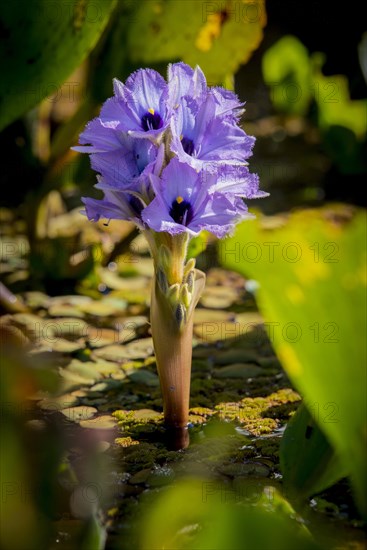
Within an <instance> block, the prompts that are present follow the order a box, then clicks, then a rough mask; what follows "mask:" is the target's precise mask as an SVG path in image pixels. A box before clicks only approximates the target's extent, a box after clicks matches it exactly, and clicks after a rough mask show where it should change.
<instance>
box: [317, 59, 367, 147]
mask: <svg viewBox="0 0 367 550" xmlns="http://www.w3.org/2000/svg"><path fill="white" fill-rule="evenodd" d="M325 60H326V56H325V55H324V54H320V53H318V54H314V55H313V56H312V59H311V61H312V66H313V68H312V72H313V76H312V78H313V82H314V87H315V93H316V96H315V99H316V103H317V107H318V119H319V121H318V123H319V126H320V128H322V129H323V130H327V129H328V128H330V126H342V127H345V128H348V129H349V130H351V131H352V132H354V134H355V135H356V136H357V137H358V138H363V137H365V136H366V133H367V100H366V99H359V100H351V99H350V93H349V86H348V79H347V77H346V76H344V75H332V76H325V75H323V73H322V70H321V69H322V66H323V65H324V63H325Z"/></svg>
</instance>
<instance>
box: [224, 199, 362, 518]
mask: <svg viewBox="0 0 367 550" xmlns="http://www.w3.org/2000/svg"><path fill="white" fill-rule="evenodd" d="M266 225H267V224H266V223H265V222H264V223H262V222H261V220H259V219H257V220H255V221H248V222H246V223H244V224H242V225H240V226H239V227H238V229H237V232H236V234H235V236H234V237H232V238H230V239H228V240H225V241H224V242H222V243H221V258H222V261H223V262H224V263H225V265H226V266H228V267H229V268H231V269H234V270H237V271H239V272H240V273H242V274H246V275H249V276H251V277H252V278H254V279H256V280H257V281H259V283H260V289H259V291H258V303H259V306H260V309H261V311H262V313H263V315H264V318H265V320H266V321H267V323H268V328H269V336H270V338H271V340H272V343H273V345H274V347H275V350H276V352H277V354H278V356H279V358H280V360H281V362H282V364H283V366H284V368H285V369H286V371H287V374H288V375H289V377H290V378H291V380H292V382H293V383H294V385H295V386H296V388H297V389H298V390H299V391H300V392H301V393H302V394H303V396H304V397H305V399H306V401H307V404H308V408H309V410H310V412H311V414H312V416H313V418H314V419H315V421H316V422H317V423H318V424H319V426H320V428H321V429H322V430H323V431H324V432H325V435H326V436H327V438H328V439H329V440H330V443H331V444H332V445H333V446H334V447H335V449H336V451H337V453H338V455H339V456H340V459H341V460H342V461H343V464H344V467H345V468H346V469H347V470H348V469H350V472H351V478H352V482H353V485H354V489H355V493H356V495H357V500H358V504H359V505H360V508H361V510H362V511H364V512H366V513H367V500H366V493H365V492H364V487H365V486H366V485H367V483H366V482H367V479H366V470H365V464H366V462H367V456H366V455H367V452H366V450H367V445H366V433H367V431H366V418H367V403H366V391H365V388H366V367H365V366H366V347H365V334H366V309H365V308H364V307H363V304H364V303H365V292H366V288H365V287H366V274H365V266H366V252H365V250H366V233H365V213H364V212H363V211H356V212H354V211H353V210H351V209H350V208H347V207H342V206H339V207H338V206H337V205H336V206H334V207H325V208H323V209H319V210H306V211H299V212H295V213H294V214H291V215H290V216H289V217H288V219H286V220H283V221H282V222H281V223H280V224H278V227H276V224H268V228H267V227H266ZM271 226H273V228H271ZM351 456H352V457H353V460H351Z"/></svg>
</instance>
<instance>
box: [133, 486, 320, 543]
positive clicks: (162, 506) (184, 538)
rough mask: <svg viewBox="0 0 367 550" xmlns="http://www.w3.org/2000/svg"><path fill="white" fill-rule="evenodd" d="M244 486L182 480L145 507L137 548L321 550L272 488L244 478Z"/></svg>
mask: <svg viewBox="0 0 367 550" xmlns="http://www.w3.org/2000/svg"><path fill="white" fill-rule="evenodd" d="M242 481H243V484H242V485H241V486H237V488H236V487H231V486H228V484H225V483H223V482H221V481H219V480H214V479H206V480H205V479H204V480H200V479H195V480H193V479H192V480H191V479H186V480H180V481H179V482H177V483H176V484H175V485H174V486H172V487H168V488H167V489H166V490H165V491H164V492H162V493H161V494H160V495H158V498H156V499H155V500H153V501H151V502H147V504H148V505H149V506H148V507H147V510H146V514H145V518H144V521H143V524H142V525H139V533H138V535H139V537H140V540H141V545H139V547H141V548H149V549H152V550H154V549H158V548H170V549H177V550H178V549H180V550H184V549H186V550H199V549H207V548H210V549H211V550H227V549H229V548H230V549H231V550H270V549H274V548H282V550H293V549H294V548H299V549H302V550H314V549H316V548H319V547H318V546H317V545H316V544H315V543H314V541H313V539H312V537H311V536H310V534H309V532H308V530H307V528H306V527H305V526H303V525H301V523H300V522H297V521H296V520H295V519H294V516H295V511H294V510H293V509H292V507H291V505H290V504H289V502H287V501H286V500H285V499H283V498H282V497H281V496H280V495H279V493H277V492H276V490H275V489H274V487H266V486H265V487H264V486H261V484H254V483H253V482H251V481H248V480H244V479H243V478H242ZM246 499H247V502H246ZM239 503H240V505H239ZM254 503H256V504H257V505H256V507H255V506H254ZM292 516H293V517H292ZM167 517H169V521H167ZM264 526H266V528H264Z"/></svg>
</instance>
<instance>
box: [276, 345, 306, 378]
mask: <svg viewBox="0 0 367 550" xmlns="http://www.w3.org/2000/svg"><path fill="white" fill-rule="evenodd" d="M277 352H278V355H279V359H280V361H281V363H282V364H283V365H284V368H285V369H286V371H287V372H288V373H289V374H290V376H301V374H302V371H303V369H302V365H301V363H300V362H299V359H298V357H297V354H296V352H295V351H294V348H293V347H292V346H291V345H290V344H280V345H279V346H278V349H277Z"/></svg>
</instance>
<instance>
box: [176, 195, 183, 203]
mask: <svg viewBox="0 0 367 550" xmlns="http://www.w3.org/2000/svg"><path fill="white" fill-rule="evenodd" d="M176 202H177V204H181V203H182V202H183V197H180V196H178V197H176Z"/></svg>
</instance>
